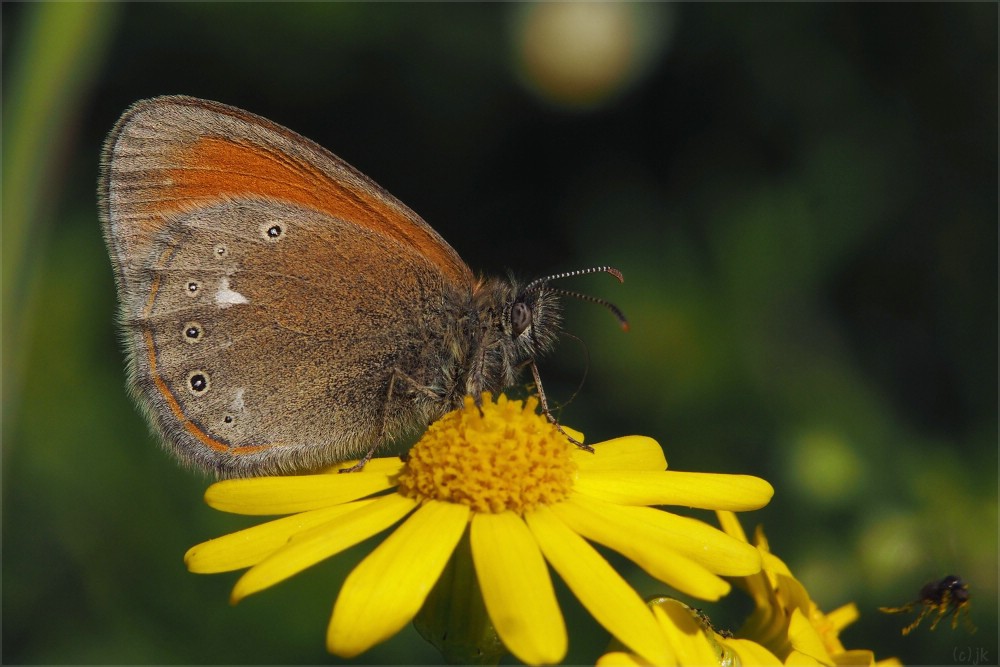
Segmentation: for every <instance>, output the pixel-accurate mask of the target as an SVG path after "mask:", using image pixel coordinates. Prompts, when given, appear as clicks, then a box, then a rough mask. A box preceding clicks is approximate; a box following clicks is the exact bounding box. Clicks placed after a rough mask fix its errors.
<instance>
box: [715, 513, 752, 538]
mask: <svg viewBox="0 0 1000 667" xmlns="http://www.w3.org/2000/svg"><path fill="white" fill-rule="evenodd" d="M715 515H716V516H717V517H718V518H719V526H721V527H722V531H723V532H724V533H725V534H726V535H729V536H730V537H732V538H733V539H736V540H739V541H740V542H746V543H747V544H749V543H750V540H748V539H747V534H746V533H745V532H743V526H741V525H740V520H739V519H738V518H736V515H735V514H733V513H732V512H730V511H729V510H718V511H717V512H716V513H715Z"/></svg>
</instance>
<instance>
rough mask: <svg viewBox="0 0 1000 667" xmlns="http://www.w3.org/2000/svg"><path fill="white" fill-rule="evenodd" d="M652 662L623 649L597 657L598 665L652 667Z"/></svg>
mask: <svg viewBox="0 0 1000 667" xmlns="http://www.w3.org/2000/svg"><path fill="white" fill-rule="evenodd" d="M652 664H653V663H651V662H649V661H648V660H643V659H642V658H640V657H639V656H637V655H636V654H634V653H622V652H621V651H615V652H613V653H605V654H604V655H602V656H601V657H600V658H598V659H597V667H651V665H652ZM667 664H668V665H676V664H677V663H676V662H671V663H667Z"/></svg>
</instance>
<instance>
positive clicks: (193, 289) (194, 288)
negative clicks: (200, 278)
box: [185, 280, 201, 296]
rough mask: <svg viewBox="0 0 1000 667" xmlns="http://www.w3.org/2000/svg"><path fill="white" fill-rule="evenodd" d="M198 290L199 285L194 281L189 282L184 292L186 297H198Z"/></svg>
mask: <svg viewBox="0 0 1000 667" xmlns="http://www.w3.org/2000/svg"><path fill="white" fill-rule="evenodd" d="M199 289H201V285H199V284H198V283H197V282H196V281H194V280H189V281H188V284H187V289H186V290H185V293H186V294H187V295H188V296H198V290H199Z"/></svg>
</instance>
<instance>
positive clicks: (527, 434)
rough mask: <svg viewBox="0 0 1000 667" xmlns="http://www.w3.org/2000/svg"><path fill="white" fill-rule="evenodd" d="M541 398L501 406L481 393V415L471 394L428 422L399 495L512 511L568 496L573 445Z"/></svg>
mask: <svg viewBox="0 0 1000 667" xmlns="http://www.w3.org/2000/svg"><path fill="white" fill-rule="evenodd" d="M537 405H538V401H537V399H535V398H529V399H528V400H527V401H523V402H522V401H511V400H508V399H507V397H506V396H504V395H502V394H501V395H500V398H499V399H498V400H497V402H496V403H494V402H493V397H492V396H491V395H490V394H489V393H484V394H483V405H482V413H480V411H479V408H477V407H476V404H475V402H474V401H473V400H472V397H469V396H467V397H466V398H465V405H464V407H462V408H459V409H458V410H455V411H454V412H450V413H448V414H447V415H445V416H444V417H442V418H441V419H439V420H438V421H436V422H434V423H433V424H431V425H430V428H428V429H427V432H426V433H425V434H424V435H423V437H422V438H421V439H420V441H419V442H418V443H417V444H416V445H414V446H413V448H412V449H411V450H410V456H409V459H408V460H407V462H406V467H405V468H404V469H403V472H401V473H400V475H399V480H398V483H399V492H400V493H402V494H403V495H405V496H409V497H411V498H416V499H418V500H443V501H446V502H451V503H461V504H464V505H468V506H469V507H471V508H472V509H473V510H474V511H476V512H503V511H505V510H513V511H515V512H518V513H519V514H523V513H524V512H527V511H529V510H531V509H532V508H534V507H536V506H538V505H548V504H552V503H557V502H559V501H561V500H564V499H565V498H566V497H567V496H568V495H569V492H570V489H571V488H572V486H573V478H574V474H575V473H576V464H575V463H574V462H573V459H572V458H571V457H570V452H571V448H572V445H571V444H570V443H569V442H567V440H566V438H565V436H563V435H562V434H561V433H559V431H557V430H556V429H555V428H554V427H553V426H552V424H550V423H549V422H548V421H547V420H546V419H545V417H543V416H542V415H539V414H536V413H535V407H536V406H537Z"/></svg>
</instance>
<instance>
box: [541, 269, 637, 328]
mask: <svg viewBox="0 0 1000 667" xmlns="http://www.w3.org/2000/svg"><path fill="white" fill-rule="evenodd" d="M590 273H610V274H611V275H612V276H614V277H615V278H617V279H618V282H620V283H623V282H625V278H624V276H622V272H621V271H619V270H618V269H616V268H615V267H613V266H595V267H593V268H590V269H580V270H578V271H567V272H566V273H557V274H555V275H552V276H546V277H544V278H538V279H537V280H532V281H531V282H530V283H528V284H527V286H525V288H524V291H525V292H531V291H533V290H536V289H538V288H539V287H541V286H542V285H546V284H548V283H549V282H551V281H553V280H561V279H562V278H572V277H574V276H585V275H587V274H590ZM550 289H551V290H552V292H554V293H555V294H561V295H562V296H571V297H573V298H574V299H580V300H581V301H589V302H590V303H596V304H597V305H599V306H604V307H605V308H607V309H608V310H610V311H611V313H612V314H613V315H614V316H615V317H616V318H618V324H620V325H621V328H622V331H628V329H629V326H628V319H626V318H625V314H624V313H623V312H622V311H621V309H620V308H619V307H618V306H616V305H615V304H613V303H611V302H610V301H606V300H604V299H599V298H597V297H595V296H590V295H589V294H581V293H580V292H572V291H570V290H564V289H559V288H550Z"/></svg>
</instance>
